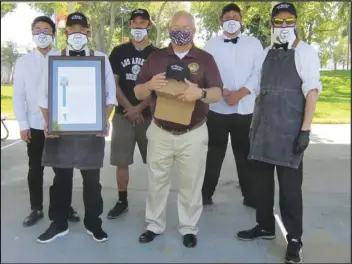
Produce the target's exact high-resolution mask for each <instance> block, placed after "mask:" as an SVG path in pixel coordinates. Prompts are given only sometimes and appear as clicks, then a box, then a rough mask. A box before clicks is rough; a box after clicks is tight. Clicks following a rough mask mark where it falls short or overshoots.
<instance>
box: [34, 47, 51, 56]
mask: <svg viewBox="0 0 352 264" xmlns="http://www.w3.org/2000/svg"><path fill="white" fill-rule="evenodd" d="M53 51H54V49H53V48H51V49H50V50H49V52H48V53H47V54H46V55H45V56H44V55H43V54H42V53H41V52H40V51H39V50H38V49H37V48H36V49H35V50H34V56H36V57H37V58H46V57H47V56H49V55H50V54H51V53H53Z"/></svg>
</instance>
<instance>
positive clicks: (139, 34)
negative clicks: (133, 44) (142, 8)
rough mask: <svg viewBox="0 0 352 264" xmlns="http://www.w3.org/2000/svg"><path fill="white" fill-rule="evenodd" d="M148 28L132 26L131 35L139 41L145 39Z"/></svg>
mask: <svg viewBox="0 0 352 264" xmlns="http://www.w3.org/2000/svg"><path fill="white" fill-rule="evenodd" d="M147 34H148V33H147V30H146V29H140V28H132V29H131V35H132V36H133V38H134V39H135V41H137V42H141V41H143V39H144V38H145V36H146V35H147Z"/></svg>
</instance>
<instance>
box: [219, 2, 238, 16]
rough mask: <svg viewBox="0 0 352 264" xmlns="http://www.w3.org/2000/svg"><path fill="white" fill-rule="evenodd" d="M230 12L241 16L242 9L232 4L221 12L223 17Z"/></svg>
mask: <svg viewBox="0 0 352 264" xmlns="http://www.w3.org/2000/svg"><path fill="white" fill-rule="evenodd" d="M230 11H235V12H238V13H240V15H241V8H240V7H239V6H238V5H236V4H234V3H231V4H228V5H226V6H224V7H223V9H222V10H221V16H222V17H223V16H224V15H225V14H226V13H227V12H230Z"/></svg>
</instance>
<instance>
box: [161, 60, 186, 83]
mask: <svg viewBox="0 0 352 264" xmlns="http://www.w3.org/2000/svg"><path fill="white" fill-rule="evenodd" d="M190 77H191V72H190V70H189V68H188V67H187V66H185V65H184V64H183V63H171V64H169V65H168V66H167V68H166V79H174V80H176V81H184V79H185V78H186V79H187V80H189V79H190Z"/></svg>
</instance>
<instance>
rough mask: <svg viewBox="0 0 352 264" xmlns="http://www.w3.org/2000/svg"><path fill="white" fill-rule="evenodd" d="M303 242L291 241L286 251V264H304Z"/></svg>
mask: <svg viewBox="0 0 352 264" xmlns="http://www.w3.org/2000/svg"><path fill="white" fill-rule="evenodd" d="M302 246H303V245H302V242H301V241H299V240H297V239H289V240H288V245H287V249H286V259H285V263H302Z"/></svg>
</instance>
